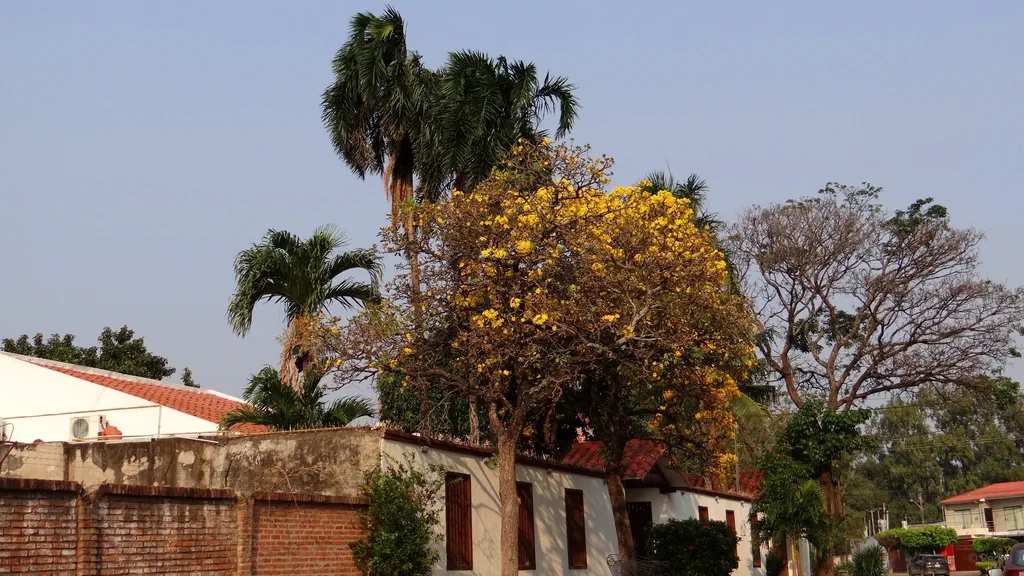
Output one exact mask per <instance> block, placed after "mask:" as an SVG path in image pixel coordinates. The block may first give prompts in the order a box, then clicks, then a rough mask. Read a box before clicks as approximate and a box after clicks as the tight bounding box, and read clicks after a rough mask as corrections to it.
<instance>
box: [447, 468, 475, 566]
mask: <svg viewBox="0 0 1024 576" xmlns="http://www.w3.org/2000/svg"><path fill="white" fill-rule="evenodd" d="M444 480H445V488H444V507H445V510H444V517H445V550H446V552H447V554H448V570H472V569H473V499H472V488H473V484H472V482H471V480H470V478H469V476H467V475H465V474H453V473H451V472H449V473H448V474H445V478H444Z"/></svg>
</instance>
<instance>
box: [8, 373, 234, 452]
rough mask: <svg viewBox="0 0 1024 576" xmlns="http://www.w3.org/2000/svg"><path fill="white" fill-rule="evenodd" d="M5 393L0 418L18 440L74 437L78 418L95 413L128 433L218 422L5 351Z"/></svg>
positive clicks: (195, 428)
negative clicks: (74, 421) (27, 360)
mask: <svg viewBox="0 0 1024 576" xmlns="http://www.w3.org/2000/svg"><path fill="white" fill-rule="evenodd" d="M0 398H2V399H3V401H2V402H0V418H4V419H6V420H7V422H8V427H7V433H8V440H12V441H15V442H34V441H35V440H42V441H44V442H63V441H67V440H70V439H71V434H70V429H71V420H72V418H77V417H83V416H90V415H104V416H106V417H107V418H108V420H109V421H110V423H111V424H113V425H114V426H116V427H117V428H118V429H119V430H121V432H122V433H123V434H125V435H128V436H140V435H155V434H182V433H195V432H215V431H216V430H217V424H216V423H214V422H209V421H207V420H203V419H202V418H196V417H195V416H192V415H190V414H185V413H184V412H179V411H177V410H172V409H170V408H166V407H163V406H160V405H159V404H157V403H155V402H150V401H148V400H143V399H142V398H139V397H137V396H132V395H131V394H125V393H124V392H119V391H117V390H113V389H111V388H107V387H106V386H101V385H99V384H93V383H92V382H87V381H85V380H80V379H78V378H75V377H73V376H69V375H67V374H64V373H61V372H57V371H56V370H50V369H49V368H46V367H43V366H39V365H36V364H33V363H31V362H26V361H24V360H19V359H18V358H15V357H13V356H9V355H6V354H0ZM11 425H13V427H12V426H11Z"/></svg>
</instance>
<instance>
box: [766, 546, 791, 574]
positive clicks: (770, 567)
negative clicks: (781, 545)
mask: <svg viewBox="0 0 1024 576" xmlns="http://www.w3.org/2000/svg"><path fill="white" fill-rule="evenodd" d="M785 571H786V562H785V561H783V559H782V556H780V555H779V554H776V553H775V551H774V550H772V551H771V552H769V553H768V555H767V556H765V557H764V576H781V575H782V573H783V572H785Z"/></svg>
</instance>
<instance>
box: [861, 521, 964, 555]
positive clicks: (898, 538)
mask: <svg viewBox="0 0 1024 576" xmlns="http://www.w3.org/2000/svg"><path fill="white" fill-rule="evenodd" d="M875 539H876V540H878V543H879V544H881V545H882V546H885V547H886V548H888V549H890V550H892V549H895V548H902V549H904V550H906V551H908V552H937V551H939V550H942V549H943V548H945V547H946V546H951V545H953V544H956V540H957V534H956V530H954V529H952V528H946V527H945V526H926V527H924V528H893V529H892V530H886V531H885V532H879V533H878V535H877V536H875Z"/></svg>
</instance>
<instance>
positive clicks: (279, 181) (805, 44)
mask: <svg viewBox="0 0 1024 576" xmlns="http://www.w3.org/2000/svg"><path fill="white" fill-rule="evenodd" d="M824 4H830V5H831V6H830V7H826V6H824ZM396 7H397V8H398V9H399V10H400V11H401V12H402V14H403V16H405V18H406V20H407V23H408V28H409V30H408V35H409V43H410V45H411V46H412V47H413V48H415V49H416V50H418V51H419V52H421V53H422V54H423V55H424V56H425V58H426V61H427V63H428V64H430V65H439V64H441V63H442V61H443V60H444V58H445V55H446V54H447V52H448V51H449V50H455V49H461V48H474V49H479V50H483V51H486V52H489V53H491V54H494V55H497V54H505V55H507V56H509V57H512V58H519V59H526V60H533V61H535V62H536V63H537V64H538V65H539V67H540V68H541V70H550V71H552V72H553V73H555V74H564V75H567V76H569V77H570V79H571V80H572V81H574V82H575V83H576V85H577V86H578V94H579V97H580V100H581V101H582V103H583V111H582V116H581V118H580V120H579V123H578V128H577V129H576V131H575V133H574V136H575V138H576V140H577V141H578V142H589V143H591V144H592V145H593V147H594V150H595V152H599V153H607V154H609V155H611V156H614V157H615V158H616V159H617V169H616V174H617V179H618V180H620V181H622V182H628V181H632V180H635V179H636V178H638V177H640V176H641V175H642V174H644V173H645V172H647V171H649V170H651V169H659V168H664V167H666V166H670V167H671V168H672V170H673V171H675V172H676V173H678V174H686V173H689V172H690V171H696V172H698V173H700V174H701V175H702V176H704V177H705V178H706V179H707V180H708V181H709V183H710V184H711V186H712V195H711V201H710V204H711V208H712V209H713V210H714V211H717V212H719V213H721V214H722V215H723V216H726V217H729V218H731V217H733V216H735V215H736V214H737V213H738V212H739V211H740V209H741V208H742V207H744V206H746V205H749V204H752V203H762V204H764V203H770V202H776V201H783V200H785V199H787V198H792V197H796V196H800V195H804V194H810V193H813V192H814V191H815V190H817V189H818V188H819V187H821V185H822V184H824V183H825V182H827V181H829V180H838V181H842V182H850V183H856V182H860V181H864V180H866V181H869V182H872V183H874V184H877V185H881V186H884V187H885V188H886V194H885V196H884V201H885V202H886V204H887V205H889V206H892V207H899V206H905V205H906V204H908V203H909V202H910V201H912V200H914V199H915V198H918V197H922V196H934V197H935V198H936V199H937V200H938V201H939V202H941V203H942V204H945V205H946V206H948V207H949V208H950V211H951V214H952V217H953V220H954V222H955V223H956V224H958V225H962V226H967V225H969V226H974V227H977V228H979V229H981V230H984V231H985V232H986V233H987V234H988V240H987V242H986V244H985V246H984V249H983V257H984V260H985V263H986V271H987V273H988V274H989V275H990V276H991V277H992V278H994V279H996V280H1000V281H1009V282H1010V283H1012V284H1014V285H1020V284H1022V283H1024V271H1022V256H1021V251H1022V249H1024V242H1022V240H1024V232H1022V229H1024V226H1022V224H1021V214H1022V209H1024V200H1022V196H1021V193H1020V191H1019V190H1020V183H1021V182H1024V161H1022V160H1024V159H1022V153H1024V112H1022V103H1024V75H1022V74H1021V66H1022V63H1024V40H1022V39H1021V37H1020V31H1021V29H1022V26H1024V3H1021V2H1015V1H1006V2H996V1H991V2H979V3H974V2H972V3H967V2H939V1H921V2H910V1H903V2H858V3H845V4H843V5H840V3H819V2H800V3H798V2H703V3H700V4H697V3H690V4H688V3H682V2H610V1H588V2H551V1H550V0H549V1H546V2H533V1H529V2H527V1H519V2H504V3H496V2H473V1H464V2H440V1H438V2H408V1H406V2H397V3H396ZM382 8H383V4H380V3H374V2H368V3H351V2H312V1H304V2H289V3H285V2H255V1H247V2H241V1H234V2H227V1H224V2H200V1H184V2H161V3H157V2H115V1H107V2H92V3H86V2H74V3H72V2H65V3H52V2H34V1H18V2H6V3H4V9H3V17H2V18H0V159H2V160H0V198H2V202H0V246H3V251H2V257H0V265H2V268H0V269H2V271H3V272H2V273H0V336H15V335H18V334H21V333H23V332H27V333H30V334H32V333H35V332H44V333H52V332H61V333H65V332H70V333H74V334H76V335H78V339H79V341H80V342H81V343H82V344H89V343H91V342H92V340H93V338H95V336H96V335H97V334H99V332H100V329H101V328H102V327H103V326H104V325H111V326H115V327H116V326H120V325H122V324H128V325H129V326H130V327H132V328H134V329H135V330H136V331H137V333H138V334H140V335H143V336H145V338H146V343H147V344H148V345H149V347H150V349H151V350H153V351H154V352H156V353H158V354H161V355H164V356H167V357H168V358H169V359H170V360H171V363H172V365H173V366H175V367H177V368H178V369H179V372H178V375H180V371H181V369H182V368H184V367H185V366H190V367H191V368H192V370H193V372H194V374H195V377H196V379H197V380H198V381H199V382H200V383H201V384H202V385H204V386H205V387H211V388H216V389H220V390H223V391H225V392H229V393H236V394H237V393H239V392H240V391H241V389H242V387H243V386H244V383H245V379H246V376H247V375H248V374H250V373H252V372H255V371H256V370H258V369H259V368H260V366H261V365H263V364H265V363H274V362H275V360H276V358H277V357H278V343H277V341H276V338H277V336H278V335H279V334H280V332H281V330H282V328H283V316H282V313H281V311H280V310H279V309H278V308H276V307H274V306H272V305H265V306H262V307H260V308H259V309H258V310H257V312H256V317H255V323H254V326H253V330H252V332H251V333H250V334H249V335H248V337H246V338H245V339H241V338H238V337H236V336H234V335H233V334H232V333H231V330H230V329H229V328H228V325H227V323H226V322H225V320H224V312H225V308H226V305H227V302H228V299H229V297H230V295H231V292H232V287H233V277H232V269H231V265H232V259H233V257H234V255H235V254H236V253H237V252H238V251H239V250H241V249H243V248H245V247H246V246H247V245H249V244H251V243H252V242H254V241H256V240H258V239H259V238H260V236H261V235H262V234H263V233H264V232H265V231H266V229H267V228H270V227H274V228H284V229H287V230H290V231H293V232H296V233H298V234H301V235H306V234H308V233H309V232H310V231H311V230H312V229H313V228H314V227H316V226H317V225H319V224H324V223H334V224H337V225H338V226H339V227H341V228H342V229H344V230H347V231H348V233H349V235H350V236H351V239H352V241H353V244H355V245H360V246H365V245H370V244H372V243H374V242H375V240H376V232H377V230H378V229H379V228H380V227H381V226H382V225H384V223H385V213H386V210H387V209H386V205H385V203H384V199H383V191H382V186H381V184H380V183H379V181H378V180H376V179H373V180H367V181H365V182H363V181H360V180H358V179H357V178H356V177H355V176H353V175H352V174H350V173H349V171H348V169H347V168H346V167H345V166H344V165H343V164H342V163H341V161H340V160H338V159H337V158H336V157H335V155H334V152H333V150H332V148H331V145H330V142H329V140H328V138H327V135H326V133H325V132H324V130H323V128H322V127H321V124H320V110H319V103H320V94H321V92H322V90H323V88H324V87H325V86H326V85H327V84H328V83H329V82H330V81H331V70H330V61H331V58H332V56H333V54H334V52H335V51H336V50H337V48H338V47H339V46H340V45H341V43H342V42H343V40H344V38H345V34H346V28H347V24H348V21H349V19H350V18H351V16H352V15H353V14H354V13H355V12H357V11H362V10H371V11H379V10H380V9H382ZM1011 373H1012V374H1013V375H1014V376H1016V377H1017V378H1018V379H1021V378H1022V377H1024V370H1022V369H1021V367H1018V368H1016V369H1014V370H1013V371H1011ZM178 375H176V376H175V378H177V376H178Z"/></svg>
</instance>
